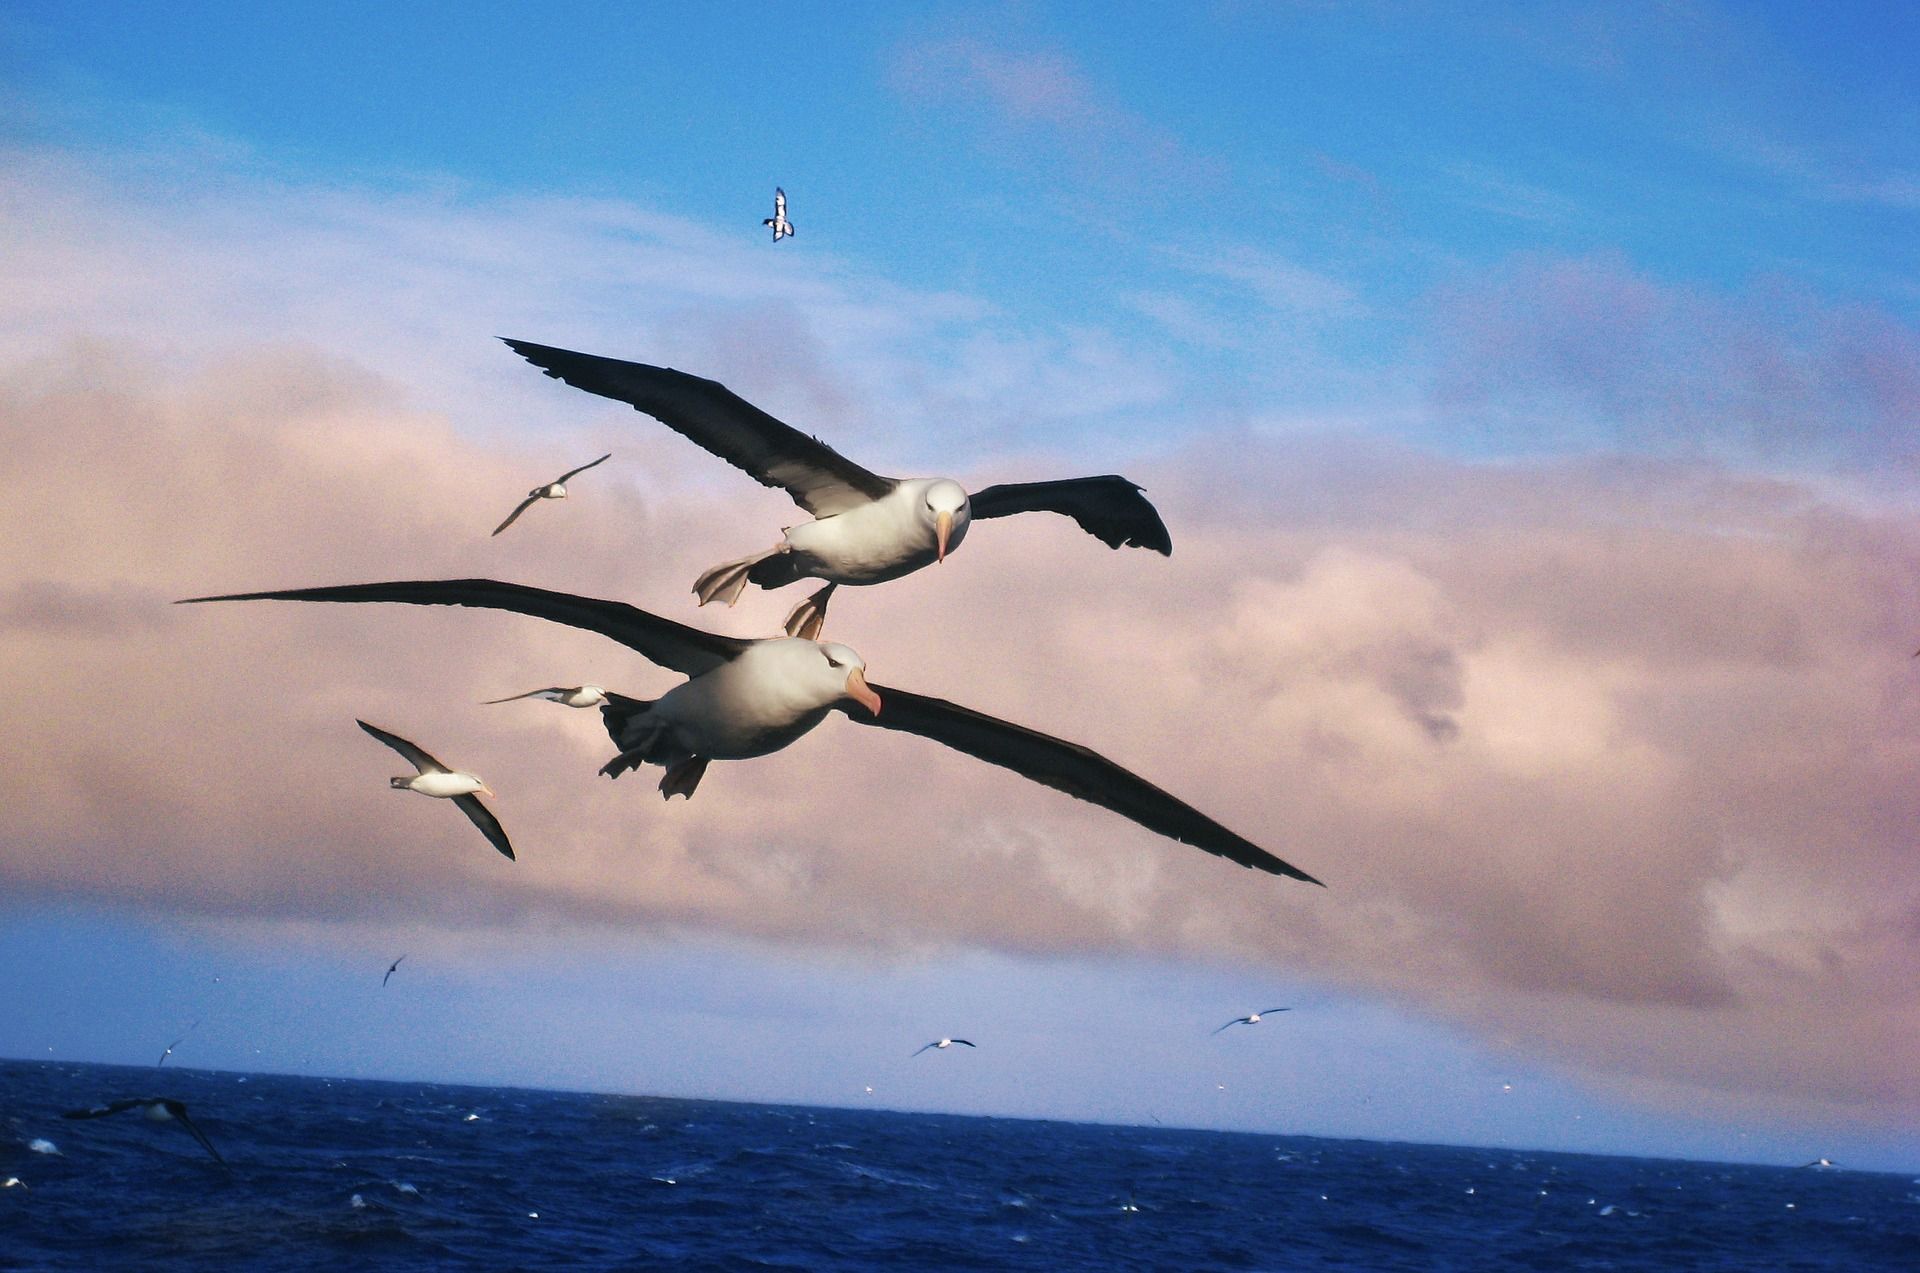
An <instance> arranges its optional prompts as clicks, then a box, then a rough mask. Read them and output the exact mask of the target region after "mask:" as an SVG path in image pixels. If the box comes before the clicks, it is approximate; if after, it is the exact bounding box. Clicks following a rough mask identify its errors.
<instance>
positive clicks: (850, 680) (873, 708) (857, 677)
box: [847, 667, 880, 716]
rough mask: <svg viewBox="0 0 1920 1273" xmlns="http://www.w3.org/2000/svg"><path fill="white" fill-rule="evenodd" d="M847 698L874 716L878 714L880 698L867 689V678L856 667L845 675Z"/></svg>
mask: <svg viewBox="0 0 1920 1273" xmlns="http://www.w3.org/2000/svg"><path fill="white" fill-rule="evenodd" d="M847 697H848V698H850V699H852V700H853V701H854V702H856V703H858V704H860V706H862V707H864V708H866V709H867V710H868V711H870V712H872V713H873V714H874V715H875V716H878V715H879V714H880V696H879V695H878V694H876V693H874V692H873V691H872V690H870V689H868V688H867V678H866V677H865V676H863V675H861V673H860V669H859V668H857V667H856V668H854V669H853V670H852V671H851V672H848V673H847Z"/></svg>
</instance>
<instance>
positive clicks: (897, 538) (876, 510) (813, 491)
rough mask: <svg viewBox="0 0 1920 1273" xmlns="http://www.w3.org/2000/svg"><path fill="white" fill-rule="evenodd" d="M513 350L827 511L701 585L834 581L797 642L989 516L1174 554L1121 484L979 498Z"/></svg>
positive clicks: (678, 382)
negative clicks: (834, 611) (1055, 521)
mask: <svg viewBox="0 0 1920 1273" xmlns="http://www.w3.org/2000/svg"><path fill="white" fill-rule="evenodd" d="M506 343H507V344H508V345H509V346H510V347H511V348H512V349H513V351H514V352H515V353H517V354H519V355H520V356H521V357H522V358H525V359H526V360H527V361H528V362H530V363H532V364H533V365H534V366H536V367H538V368H540V369H541V370H542V371H544V372H546V373H547V375H548V376H550V377H552V378H553V379H555V380H563V381H565V382H566V383H567V384H570V385H572V386H573V387H574V388H576V389H584V390H586V391H587V392H588V393H595V394H599V395H600V396H601V397H603V398H612V399H613V400H614V401H616V402H624V403H627V404H628V405H629V406H631V407H633V409H634V410H636V411H642V412H645V413H646V414H647V415H650V416H652V417H653V418H654V419H656V420H658V421H660V423H662V424H664V425H666V426H667V427H668V428H669V429H672V430H673V431H674V432H676V433H678V434H680V435H682V436H683V437H685V438H687V439H689V440H690V441H693V442H696V443H698V444H699V445H700V446H702V447H705V448H706V449H707V450H709V451H711V452H713V453H714V454H715V455H717V456H719V457H720V458H721V459H723V460H725V461H726V462H727V463H729V464H731V465H733V466H734V467H735V468H737V469H740V470H741V471H743V472H745V473H746V474H747V475H748V476H750V477H752V478H753V479H754V480H755V481H756V482H759V483H760V484H761V485H762V486H770V487H776V488H778V489H780V490H784V491H786V493H787V494H788V495H791V496H792V497H793V501H794V503H796V504H798V505H800V507H801V508H804V509H805V510H806V511H807V512H809V513H812V514H813V520H812V521H810V522H802V523H800V524H799V525H797V526H789V527H787V528H786V531H785V532H784V534H783V536H782V538H781V540H780V542H779V543H777V544H775V545H774V546H773V547H771V548H769V549H767V550H766V551H765V552H760V553H755V554H754V555H752V556H750V557H742V558H740V559H738V560H737V561H727V562H722V563H721V564H719V565H717V566H715V567H713V568H712V569H711V570H708V571H707V572H706V573H705V574H703V575H701V576H700V578H699V579H697V580H695V581H694V585H693V590H694V592H695V593H696V594H697V595H698V596H699V598H700V604H701V605H706V604H707V603H708V602H710V601H716V600H718V601H725V602H726V603H727V604H728V605H732V604H733V603H734V602H735V601H738V600H739V599H740V593H741V592H742V590H744V589H745V588H746V586H747V585H748V584H749V583H752V584H755V585H757V586H759V587H762V588H779V587H783V586H785V585H786V584H790V583H793V582H794V581H796V580H799V579H824V580H826V583H827V586H826V587H824V588H822V589H820V590H819V591H817V592H815V593H814V594H813V595H812V596H811V597H809V598H807V599H806V600H805V601H803V602H801V603H800V604H799V605H798V606H796V607H794V609H793V612H792V613H791V614H789V615H788V616H787V622H786V629H787V634H788V635H789V636H800V637H809V638H813V637H818V636H819V635H820V627H821V624H822V623H823V622H824V621H825V618H826V609H827V600H828V598H829V597H830V596H831V595H832V593H833V590H834V588H835V587H836V586H837V585H839V584H843V583H844V584H849V585H856V586H858V585H866V584H876V583H885V582H886V581H887V580H889V579H898V578H899V577H900V576H902V575H905V574H911V573H912V572H913V571H916V570H918V569H920V568H921V567H922V566H927V565H931V564H933V563H935V562H939V561H944V560H946V556H947V554H948V553H950V552H952V551H953V550H954V549H956V548H958V547H959V546H960V541H961V540H962V539H964V538H966V534H967V527H968V526H969V525H971V524H972V523H973V522H975V521H978V520H980V519H983V518H989V517H1009V516H1012V515H1013V514H1015V513H1037V512H1046V513H1060V514H1062V515H1064V516H1066V517H1071V518H1072V519H1073V520H1074V521H1075V522H1077V523H1079V525H1080V527H1081V529H1083V530H1085V531H1087V533H1089V534H1091V535H1093V536H1094V537H1095V538H1097V539H1099V540H1100V541H1101V542H1102V543H1104V544H1106V545H1107V546H1108V547H1109V548H1122V547H1129V546H1130V547H1136V548H1151V549H1153V550H1154V551H1155V552H1158V553H1162V554H1171V553H1172V552H1173V540H1172V538H1171V537H1169V536H1168V534H1167V528H1166V525H1165V524H1164V523H1163V522H1162V521H1161V520H1160V514H1159V513H1158V512H1156V511H1155V510H1154V507H1153V505H1152V504H1150V503H1148V502H1147V498H1146V496H1144V495H1142V494H1141V493H1140V488H1139V487H1138V486H1137V485H1135V484H1134V483H1132V482H1129V481H1128V480H1127V479H1126V478H1124V477H1121V476H1119V475H1118V474H1113V473H1108V474H1105V475H1103V476H1100V477H1076V478H1068V479H1065V480H1062V481H1054V482H1014V483H1011V484H1003V485H998V486H989V487H987V488H986V489H985V490H980V491H975V492H973V493H972V495H971V496H969V495H968V493H967V491H966V488H964V487H963V486H961V485H960V484H959V483H958V482H955V481H952V480H950V479H948V478H928V477H919V478H893V477H881V476H880V475H878V474H876V473H871V472H869V471H867V470H866V469H864V468H862V467H860V466H859V465H858V464H855V463H854V462H853V461H852V460H849V459H848V458H847V457H845V456H844V455H841V454H840V453H839V452H838V451H835V450H834V449H833V448H832V447H830V446H828V445H827V444H826V443H824V442H822V441H820V440H819V439H818V438H812V437H808V436H807V435H806V434H804V433H802V432H800V430H798V429H796V428H793V427H792V426H791V425H788V424H784V423H782V422H781V421H779V420H776V419H774V417H772V416H770V415H768V414H767V413H766V412H764V411H762V410H760V408H758V407H756V406H754V405H753V404H752V403H750V402H748V401H746V400H745V399H744V398H741V397H740V396H738V395H737V394H735V393H733V392H732V391H731V390H729V389H728V388H727V387H726V386H725V385H723V384H720V383H719V382H717V381H713V380H702V379H701V378H700V377H698V376H693V375H689V374H688V373H686V372H684V371H675V370H674V369H672V368H671V367H652V366H648V365H647V364H646V363H639V362H623V361H622V360H620V359H618V358H603V357H601V356H599V355H597V354H579V353H574V352H572V351H571V350H566V349H555V348H553V347H551V346H548V345H536V344H533V343H532V342H530V341H525V340H512V339H508V340H507V341H506Z"/></svg>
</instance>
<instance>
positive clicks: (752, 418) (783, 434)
mask: <svg viewBox="0 0 1920 1273" xmlns="http://www.w3.org/2000/svg"><path fill="white" fill-rule="evenodd" d="M502 339H506V343H507V345H508V346H509V347H511V348H512V350H513V352H515V353H516V354H519V355H520V356H521V357H522V358H525V359H526V360H527V361H528V362H530V363H532V364H533V365H534V366H536V367H538V368H540V369H541V370H542V371H544V372H546V373H547V375H549V376H551V377H553V378H554V379H555V380H563V381H565V382H566V383H568V384H570V385H572V386H573V387H574V388H576V389H584V390H586V391H587V392H588V393H597V394H599V395H600V396H601V397H603V398H612V399H613V400H614V401H616V402H624V403H626V404H627V405H629V406H631V407H632V408H633V409H634V410H636V411H643V412H645V413H646V414H648V415H650V416H652V417H653V418H654V419H656V420H658V421H660V423H662V424H664V425H666V426H667V427H668V428H669V429H672V430H673V431H674V432H676V433H678V434H680V435H681V436H683V437H685V438H687V439H688V440H690V441H693V442H697V443H699V444H700V445H701V446H703V447H705V448H706V449H707V450H709V451H711V452H713V453H714V454H715V455H717V456H719V457H720V458H721V459H723V460H725V461H726V462H727V463H729V464H731V465H733V466H734V467H735V468H737V469H740V470H741V471H742V472H744V473H746V474H748V475H749V476H750V477H752V478H753V479H754V480H755V481H757V482H759V483H760V484H761V485H762V486H772V487H776V488H778V489H780V490H784V491H785V492H786V493H787V494H789V495H791V496H792V497H793V500H794V502H795V503H796V504H798V505H800V507H802V508H804V509H806V510H807V511H808V512H809V513H812V514H813V515H814V516H815V517H830V516H832V515H833V514H835V513H844V512H846V511H847V510H848V509H850V508H857V507H859V506H860V505H862V504H867V503H870V502H872V501H873V500H877V499H879V498H880V497H882V496H883V495H886V494H887V493H889V492H890V491H892V490H893V488H894V487H895V486H896V485H897V483H896V482H895V481H894V480H893V479H892V478H890V477H880V476H878V475H877V474H874V473H869V472H868V471H867V470H866V469H864V468H861V467H860V466H859V465H858V464H855V463H854V462H853V461H852V460H849V459H848V458H847V457H846V456H844V455H841V454H840V453H839V452H838V451H836V450H834V449H833V448H832V447H830V446H828V445H827V444H826V443H824V442H822V441H820V440H819V439H818V438H810V437H808V436H807V435H806V434H804V433H802V432H800V431H799V430H798V429H796V428H794V427H793V426H792V425H789V424H783V423H782V422H781V421H779V420H776V419H774V418H773V417H772V416H770V415H768V414H767V413H766V412H764V411H762V410H761V409H760V408H758V407H756V406H754V405H753V404H752V403H751V402H748V401H747V400H746V399H744V398H742V397H740V396H739V395H738V394H735V393H734V392H733V391H732V390H730V389H728V388H727V387H726V386H725V385H723V384H720V383H719V382H718V381H714V380H703V379H701V378H700V377H699V376H692V375H688V374H687V373H686V372H684V371H675V370H674V369H673V368H671V367H651V366H648V365H647V364H646V363H640V362H624V361H622V360H621V359H618V358H603V357H601V356H599V355H598V354H578V353H574V352H573V351H571V350H567V349H555V348H552V347H551V346H548V345H536V344H533V343H532V342H531V341H525V340H511V339H507V338H505V337H503V338H502Z"/></svg>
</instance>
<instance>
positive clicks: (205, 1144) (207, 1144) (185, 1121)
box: [167, 1102, 227, 1167]
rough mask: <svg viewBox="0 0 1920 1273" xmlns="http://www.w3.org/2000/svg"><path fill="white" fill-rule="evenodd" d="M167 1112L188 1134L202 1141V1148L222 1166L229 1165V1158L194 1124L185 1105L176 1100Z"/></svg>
mask: <svg viewBox="0 0 1920 1273" xmlns="http://www.w3.org/2000/svg"><path fill="white" fill-rule="evenodd" d="M167 1112H168V1113H170V1114H172V1115H173V1116H174V1118H175V1119H176V1120H177V1121H178V1122H179V1124H180V1126H182V1127H184V1128H186V1129H187V1134H188V1135H189V1136H192V1137H193V1138H194V1139H195V1140H197V1141H199V1142H200V1148H202V1149H204V1150H206V1151H207V1152H208V1153H210V1154H212V1155H213V1160H214V1161H215V1162H217V1163H219V1164H220V1165H221V1166H222V1167H224V1166H226V1165H227V1160H226V1159H224V1158H222V1157H221V1156H220V1151H219V1150H217V1149H215V1148H214V1147H213V1142H212V1141H210V1140H208V1139H207V1134H206V1133H205V1132H203V1131H201V1130H200V1128H199V1127H198V1126H196V1125H195V1124H194V1121H193V1120H192V1119H191V1118H188V1117H187V1111H186V1107H185V1106H182V1105H180V1104H178V1103H177V1102H176V1103H175V1104H174V1105H173V1106H171V1107H169V1109H168V1111H167Z"/></svg>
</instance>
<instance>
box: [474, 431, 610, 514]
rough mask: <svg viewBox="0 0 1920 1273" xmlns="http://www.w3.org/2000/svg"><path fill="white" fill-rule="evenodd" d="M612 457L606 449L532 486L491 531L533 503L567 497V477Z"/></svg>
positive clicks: (524, 510) (530, 506)
mask: <svg viewBox="0 0 1920 1273" xmlns="http://www.w3.org/2000/svg"><path fill="white" fill-rule="evenodd" d="M612 458H613V452H612V451H608V452H607V453H606V454H605V455H603V456H601V457H600V458H599V459H597V460H594V461H593V462H592V463H589V464H582V465H581V466H580V467H579V468H577V469H568V470H567V471H566V472H564V473H562V474H561V475H560V476H559V477H556V478H554V479H553V480H552V481H551V482H548V483H547V484H546V485H545V486H536V487H534V488H533V489H532V490H530V491H528V492H527V497H526V498H525V499H523V500H521V501H520V506H519V507H518V508H516V509H514V510H513V511H512V512H511V513H508V514H507V520H506V521H504V522H501V523H500V524H499V525H498V526H495V527H494V528H493V533H494V534H496V535H498V534H499V533H500V532H501V531H503V530H505V529H506V528H507V527H509V526H511V525H513V523H514V520H515V519H516V518H518V517H519V516H520V514H522V513H524V512H526V511H527V510H528V509H529V508H532V507H533V506H534V505H535V504H537V503H539V502H540V501H541V500H543V499H565V498H566V497H567V479H568V478H570V477H572V476H573V475H574V474H576V473H584V472H586V471H587V470H588V469H590V468H592V467H593V466H594V465H595V464H605V463H606V462H607V461H608V460H610V459H612Z"/></svg>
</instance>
